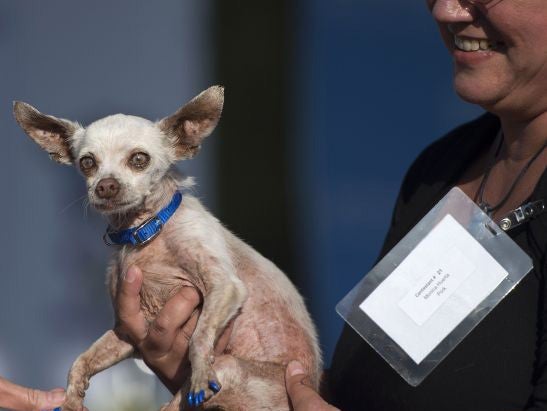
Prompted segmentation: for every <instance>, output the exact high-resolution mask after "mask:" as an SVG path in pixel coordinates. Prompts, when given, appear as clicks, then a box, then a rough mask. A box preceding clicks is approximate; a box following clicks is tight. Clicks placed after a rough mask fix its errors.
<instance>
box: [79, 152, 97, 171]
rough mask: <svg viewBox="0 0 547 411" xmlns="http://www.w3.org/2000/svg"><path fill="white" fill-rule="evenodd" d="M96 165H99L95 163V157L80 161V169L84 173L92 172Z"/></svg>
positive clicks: (83, 158) (86, 157) (87, 157)
mask: <svg viewBox="0 0 547 411" xmlns="http://www.w3.org/2000/svg"><path fill="white" fill-rule="evenodd" d="M96 165H97V164H96V163H95V160H94V159H93V157H90V156H84V157H82V158H81V159H80V168H81V169H82V171H84V172H86V171H91V170H92V169H94V168H95V166H96Z"/></svg>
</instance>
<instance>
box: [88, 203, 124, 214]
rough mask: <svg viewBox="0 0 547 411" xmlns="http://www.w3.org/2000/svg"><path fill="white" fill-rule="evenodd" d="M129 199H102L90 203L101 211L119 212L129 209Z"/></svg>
mask: <svg viewBox="0 0 547 411" xmlns="http://www.w3.org/2000/svg"><path fill="white" fill-rule="evenodd" d="M132 204H133V203H132V202H130V201H115V200H103V201H101V202H96V203H92V205H93V207H95V208H96V209H97V210H99V211H101V212H103V213H113V212H120V211H124V210H127V209H130V208H131V206H132Z"/></svg>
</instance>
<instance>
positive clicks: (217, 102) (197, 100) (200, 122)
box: [158, 86, 224, 159]
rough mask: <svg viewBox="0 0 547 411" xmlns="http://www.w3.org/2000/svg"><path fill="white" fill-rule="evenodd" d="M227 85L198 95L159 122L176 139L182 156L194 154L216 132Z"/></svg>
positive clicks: (178, 150)
mask: <svg viewBox="0 0 547 411" xmlns="http://www.w3.org/2000/svg"><path fill="white" fill-rule="evenodd" d="M223 104H224V87H221V86H213V87H209V88H208V89H207V90H205V91H203V92H202V93H201V94H199V95H198V96H196V97H194V98H193V99H192V100H190V102H189V103H187V104H186V105H185V106H183V107H181V108H180V109H178V110H177V112H176V113H174V114H172V115H170V116H169V117H165V118H164V119H162V120H160V122H159V123H158V125H159V127H160V129H161V130H162V131H163V132H164V133H165V134H167V136H168V137H169V138H170V139H172V140H173V143H174V145H175V149H176V156H177V158H178V159H187V158H192V157H194V156H195V155H196V154H197V152H198V151H199V148H200V146H201V142H202V141H203V139H204V138H205V137H207V136H208V135H209V134H211V133H212V132H213V130H214V129H215V127H216V125H217V124H218V121H219V120H220V114H221V113H222V105H223Z"/></svg>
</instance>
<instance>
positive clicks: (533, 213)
mask: <svg viewBox="0 0 547 411" xmlns="http://www.w3.org/2000/svg"><path fill="white" fill-rule="evenodd" d="M544 211H545V201H543V200H538V201H533V202H530V203H527V204H524V205H522V206H520V207H518V208H515V209H514V210H513V211H511V212H510V213H509V214H507V215H506V216H505V217H503V218H502V219H501V220H500V223H499V226H500V228H501V229H502V230H503V231H509V230H510V229H512V228H515V227H517V226H519V225H521V224H524V223H525V222H527V221H528V220H531V219H532V218H534V217H537V216H538V215H540V214H541V213H543V212H544Z"/></svg>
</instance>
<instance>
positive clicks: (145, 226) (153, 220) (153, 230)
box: [131, 216, 163, 246]
mask: <svg viewBox="0 0 547 411" xmlns="http://www.w3.org/2000/svg"><path fill="white" fill-rule="evenodd" d="M162 229H163V222H162V221H161V220H160V219H159V218H158V217H157V216H153V217H150V218H149V219H148V220H145V221H144V222H143V223H142V224H141V225H139V226H138V227H137V228H135V229H134V230H133V232H132V233H131V239H132V240H133V241H132V242H133V243H134V245H138V246H142V245H146V244H148V243H149V242H150V241H152V240H153V239H154V238H156V237H157V236H158V235H159V234H160V233H161V230H162Z"/></svg>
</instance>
